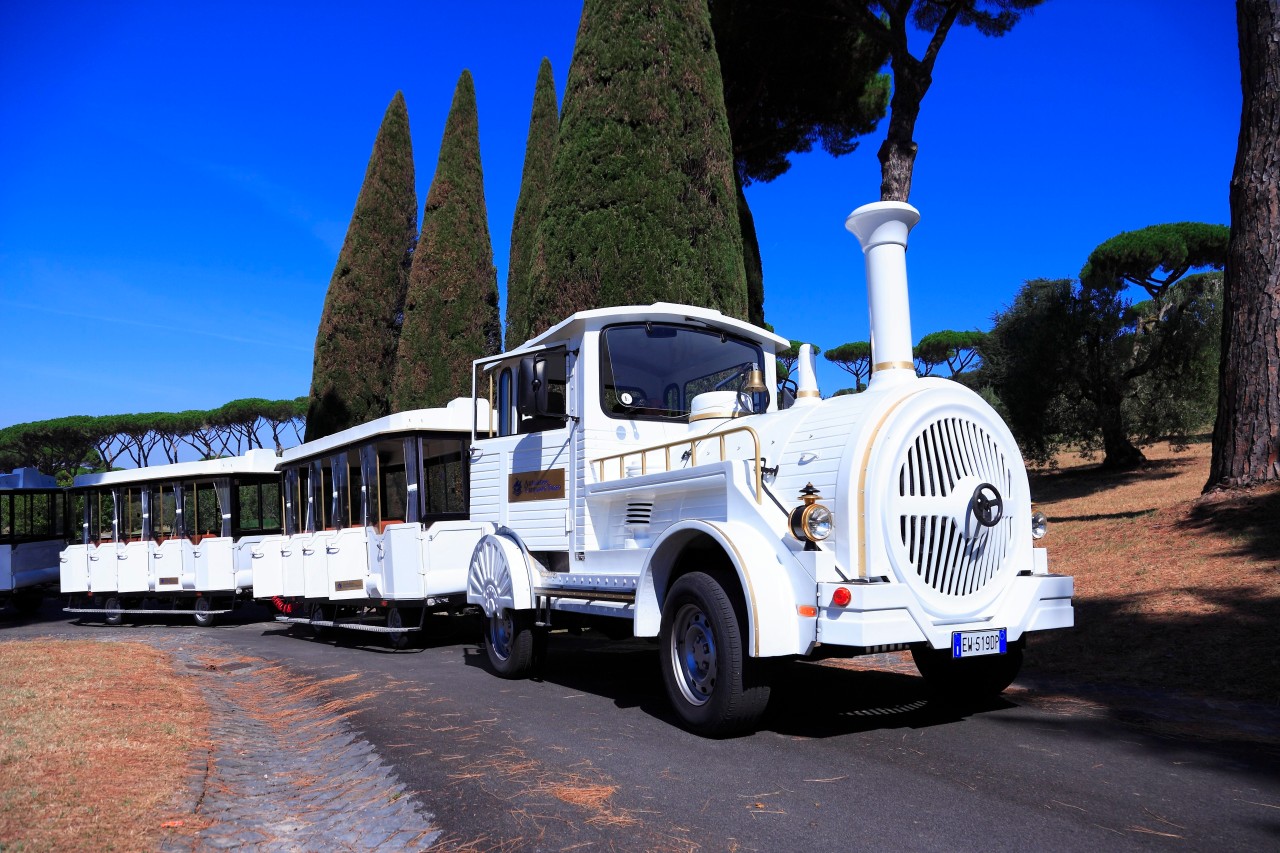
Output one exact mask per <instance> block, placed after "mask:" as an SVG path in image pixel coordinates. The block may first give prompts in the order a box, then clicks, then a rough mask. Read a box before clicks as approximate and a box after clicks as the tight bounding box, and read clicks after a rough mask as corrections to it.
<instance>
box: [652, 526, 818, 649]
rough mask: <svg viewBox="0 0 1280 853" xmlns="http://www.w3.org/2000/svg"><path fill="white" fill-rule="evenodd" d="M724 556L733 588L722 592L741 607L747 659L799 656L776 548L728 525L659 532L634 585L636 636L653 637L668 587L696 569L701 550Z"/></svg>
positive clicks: (792, 603) (792, 605)
mask: <svg viewBox="0 0 1280 853" xmlns="http://www.w3.org/2000/svg"><path fill="white" fill-rule="evenodd" d="M704 549H714V550H715V551H716V552H717V553H718V554H719V555H720V556H722V557H724V559H725V561H726V562H727V564H728V566H729V568H730V570H731V571H732V573H733V580H736V585H735V586H734V587H733V588H731V589H726V592H728V593H729V594H730V595H731V596H737V597H738V599H739V601H740V602H741V603H742V605H743V612H744V614H745V617H746V623H747V631H748V635H747V649H748V654H749V655H750V656H751V657H776V656H779V655H791V654H799V653H801V652H802V651H803V649H800V648H799V639H798V632H797V630H796V618H797V617H796V604H795V594H794V592H793V591H792V589H791V584H790V581H789V580H788V577H787V573H786V571H785V569H784V567H783V565H782V564H781V562H780V560H779V555H778V554H777V548H776V545H774V544H771V543H770V542H769V541H768V540H767V539H766V538H765V537H764V536H762V535H761V534H760V533H759V532H758V531H756V530H755V529H754V528H752V527H750V526H748V525H745V524H742V523H740V522H732V521H728V522H725V521H702V520H691V521H682V522H678V523H676V524H674V525H672V526H671V527H669V528H667V529H666V530H665V531H663V533H662V535H661V536H660V537H659V538H658V540H657V542H655V543H654V545H653V547H652V548H651V549H650V551H649V554H648V557H647V558H646V559H645V564H644V568H643V569H642V570H641V572H640V577H639V579H638V582H637V584H636V614H635V635H636V636H637V637H656V636H657V635H658V631H659V629H660V627H661V624H662V607H663V605H664V603H665V602H666V599H667V594H668V592H669V591H670V589H671V586H672V584H674V583H675V582H676V580H677V579H678V578H679V577H680V576H681V575H683V574H686V573H687V572H690V571H698V570H699V568H700V566H699V564H698V561H697V560H696V559H690V558H691V557H694V556H696V555H697V553H698V551H699V550H704Z"/></svg>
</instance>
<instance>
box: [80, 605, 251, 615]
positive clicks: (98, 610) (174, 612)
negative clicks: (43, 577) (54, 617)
mask: <svg viewBox="0 0 1280 853" xmlns="http://www.w3.org/2000/svg"><path fill="white" fill-rule="evenodd" d="M62 612H63V613H131V614H137V615H140V616H164V615H176V616H195V615H197V614H199V615H201V616H218V615H220V614H223V613H232V612H233V611H231V610H132V609H130V608H128V607H113V608H110V609H108V608H106V607H64V608H62Z"/></svg>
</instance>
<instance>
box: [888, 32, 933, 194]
mask: <svg viewBox="0 0 1280 853" xmlns="http://www.w3.org/2000/svg"><path fill="white" fill-rule="evenodd" d="M931 82H932V80H931V78H930V77H929V75H928V74H926V73H924V70H923V69H922V68H921V67H920V63H919V62H918V61H917V60H915V59H913V58H912V57H910V56H907V57H905V58H899V57H897V56H895V57H894V59H893V98H892V100H891V101H890V102H889V132H888V135H887V136H885V140H884V143H883V144H882V145H881V146H880V153H879V157H880V200H881V201H906V200H907V199H908V197H909V196H910V195H911V173H912V170H913V169H914V168H915V164H916V150H917V148H918V147H919V146H917V145H916V143H915V140H914V139H913V137H914V136H915V132H916V119H918V118H919V117H920V102H921V101H922V100H923V99H924V93H925V92H927V91H928V90H929V84H930V83H931Z"/></svg>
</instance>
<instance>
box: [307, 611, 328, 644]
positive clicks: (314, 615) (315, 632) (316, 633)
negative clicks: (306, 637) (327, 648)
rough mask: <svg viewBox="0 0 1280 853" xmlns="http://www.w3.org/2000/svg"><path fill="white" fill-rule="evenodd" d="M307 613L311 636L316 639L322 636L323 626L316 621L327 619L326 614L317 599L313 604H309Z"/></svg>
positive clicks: (325, 620)
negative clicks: (309, 607)
mask: <svg viewBox="0 0 1280 853" xmlns="http://www.w3.org/2000/svg"><path fill="white" fill-rule="evenodd" d="M307 615H308V617H309V618H310V619H311V636H312V637H314V638H316V639H317V640H319V639H321V638H322V637H324V635H325V626H324V625H317V624H316V623H317V622H327V621H329V620H328V619H327V618H326V615H327V614H326V613H325V612H324V605H323V604H321V603H320V602H318V601H317V602H316V603H315V604H312V605H311V610H310V612H309V613H308V614H307Z"/></svg>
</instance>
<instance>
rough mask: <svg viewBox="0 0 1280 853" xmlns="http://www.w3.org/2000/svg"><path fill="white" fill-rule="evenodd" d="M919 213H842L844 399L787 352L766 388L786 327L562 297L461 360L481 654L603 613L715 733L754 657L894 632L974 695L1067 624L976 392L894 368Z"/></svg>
mask: <svg viewBox="0 0 1280 853" xmlns="http://www.w3.org/2000/svg"><path fill="white" fill-rule="evenodd" d="M918 219H919V214H918V213H917V212H916V210H915V209H914V208H912V207H911V206H910V205H906V204H902V203H897V202H881V203H876V204H871V205H866V206H864V207H861V208H859V209H858V210H856V211H854V212H853V213H852V214H851V215H850V216H849V218H848V220H847V222H846V226H847V227H848V229H849V230H850V231H851V232H853V233H854V234H855V235H856V236H857V237H858V239H859V241H860V242H861V244H862V248H863V251H864V254H865V258H866V269H867V283H868V301H869V306H870V314H871V338H872V347H873V352H874V373H873V375H872V378H871V381H870V383H869V386H868V388H867V390H866V391H865V392H863V393H861V394H852V395H846V396H839V397H834V398H831V399H825V400H824V399H822V398H821V396H820V394H819V391H818V388H817V385H816V382H815V381H814V373H813V365H812V353H811V352H809V351H808V348H806V349H805V351H804V352H803V353H802V354H801V358H800V362H799V367H800V377H801V378H800V381H799V389H798V393H797V395H796V399H795V400H794V403H793V404H792V405H790V406H789V407H786V408H782V407H780V406H779V405H778V402H779V401H778V400H777V399H776V398H775V397H774V396H773V395H771V394H770V393H769V390H768V389H772V388H775V387H776V377H775V375H774V373H775V354H776V353H777V352H779V351H780V350H781V349H782V348H784V347H786V346H787V345H788V341H787V340H785V339H783V338H781V337H778V336H777V335H774V334H772V333H770V332H767V331H765V330H763V329H760V328H756V327H754V326H751V325H748V324H747V323H744V322H741V321H738V320H734V319H731V318H728V317H725V316H722V315H721V314H719V313H718V312H715V311H709V310H705V309H700V308H692V307H688V306H683V305H670V304H656V305H653V306H649V307H644V308H640V307H633V308H606V309H600V310H593V311H584V312H581V313H578V314H575V315H574V316H572V317H570V318H569V319H567V320H565V321H564V322H562V323H560V324H559V325H557V326H555V327H553V328H552V329H550V330H548V331H547V332H545V333H543V334H541V335H539V336H537V337H536V338H533V339H532V340H530V341H528V342H527V343H526V344H524V345H523V346H521V347H519V348H518V349H516V350H513V351H511V352H508V353H504V354H502V355H500V356H496V357H493V358H488V359H481V360H479V361H477V362H476V366H477V368H478V369H479V370H480V371H483V374H484V375H486V376H487V377H488V384H491V385H492V386H494V387H496V398H497V405H496V408H497V413H496V420H497V429H496V432H495V434H492V435H491V434H489V433H488V432H481V431H478V432H477V435H476V436H475V440H474V442H473V445H472V452H471V519H472V521H477V522H484V523H486V524H487V525H489V527H490V531H489V532H486V533H485V535H484V536H483V538H481V540H480V542H479V543H478V544H477V546H476V549H475V552H474V553H473V555H472V557H471V563H470V568H469V570H468V582H467V600H468V601H469V602H471V603H473V604H475V605H478V606H480V607H481V608H482V609H483V611H484V614H485V616H486V619H487V630H486V632H485V646H486V649H487V651H488V657H489V660H490V662H491V663H492V666H493V668H494V669H495V670H496V671H497V672H498V673H499V674H501V675H504V676H508V677H517V676H520V675H523V674H525V673H527V672H528V671H529V670H530V668H531V666H532V665H533V663H534V661H535V659H536V658H537V655H538V651H539V648H540V646H541V644H542V639H543V637H544V636H545V632H546V630H547V628H548V627H550V626H554V625H556V624H557V621H558V620H560V619H564V618H573V619H578V618H581V617H582V616H584V615H585V616H590V617H597V618H603V619H613V620H622V621H623V624H624V625H626V626H627V627H628V628H629V632H630V633H632V634H634V636H637V637H657V638H658V643H659V649H660V652H659V658H660V661H661V668H662V675H663V680H664V683H665V685H666V690H667V693H668V696H669V698H670V701H671V703H672V706H673V707H674V709H675V710H676V712H677V713H678V715H679V717H680V718H681V720H682V721H683V722H684V724H685V725H686V726H687V727H689V728H690V729H692V730H695V731H698V732H701V733H705V734H724V733H729V732H733V731H739V730H742V729H745V728H749V727H751V726H752V725H753V724H754V723H755V722H756V721H757V720H758V718H759V717H760V715H761V714H762V713H763V711H764V708H765V704H766V703H767V701H768V695H769V681H770V678H769V673H770V666H769V665H768V664H769V663H770V662H771V661H776V660H781V659H786V658H794V657H818V656H830V655H857V654H863V653H868V652H876V651H883V650H888V649H908V648H909V649H911V651H912V652H913V655H914V658H915V660H916V662H917V665H918V667H919V669H920V671H921V673H922V675H924V676H925V678H926V680H928V681H929V682H930V683H931V685H933V686H934V687H935V688H937V689H938V690H939V691H940V692H941V693H943V694H945V695H950V696H960V695H962V694H964V695H981V694H992V693H998V692H999V691H1001V690H1003V689H1004V688H1005V687H1006V686H1008V684H1009V683H1010V682H1011V681H1012V680H1013V678H1014V677H1015V676H1016V674H1017V672H1018V669H1019V667H1020V665H1021V660H1022V648H1023V644H1024V641H1025V637H1026V635H1027V634H1028V633H1029V632H1033V631H1041V630H1046V629H1051V628H1061V627H1066V626H1070V625H1071V624H1073V609H1072V604H1071V596H1072V592H1073V582H1072V579H1071V578H1070V577H1064V576H1058V575H1054V574H1051V573H1050V572H1049V569H1048V561H1047V558H1046V555H1045V551H1044V550H1043V549H1042V548H1036V547H1033V543H1032V539H1033V530H1032V528H1033V525H1032V508H1031V500H1030V495H1029V490H1028V483H1027V474H1026V469H1025V467H1024V463H1023V461H1022V457H1021V455H1020V453H1019V451H1018V447H1017V445H1016V443H1015V442H1014V439H1013V436H1012V435H1011V434H1010V432H1009V430H1008V429H1007V427H1006V426H1005V424H1004V423H1003V422H1002V421H1001V419H1000V417H999V416H998V415H997V414H996V412H995V411H994V410H992V408H991V407H990V406H989V405H988V404H987V403H986V402H985V401H983V400H982V398H981V397H979V396H978V395H977V394H975V393H974V392H972V391H970V390H969V389H967V388H965V387H964V386H963V385H960V384H959V383H956V382H952V381H949V380H945V379H938V378H920V377H918V376H917V375H916V373H915V370H914V366H913V361H912V348H911V329H910V320H909V314H908V302H907V279H906V262H905V253H906V245H907V234H908V232H909V231H910V229H911V227H912V226H913V225H914V224H915V223H916V222H917V221H918ZM485 384H486V383H483V382H482V383H481V389H483V388H484V385H485ZM477 396H480V392H479V390H478V392H477ZM616 624H617V622H616V621H615V625H616Z"/></svg>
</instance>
